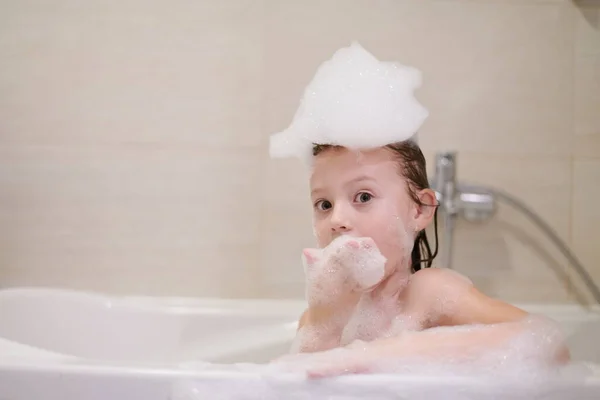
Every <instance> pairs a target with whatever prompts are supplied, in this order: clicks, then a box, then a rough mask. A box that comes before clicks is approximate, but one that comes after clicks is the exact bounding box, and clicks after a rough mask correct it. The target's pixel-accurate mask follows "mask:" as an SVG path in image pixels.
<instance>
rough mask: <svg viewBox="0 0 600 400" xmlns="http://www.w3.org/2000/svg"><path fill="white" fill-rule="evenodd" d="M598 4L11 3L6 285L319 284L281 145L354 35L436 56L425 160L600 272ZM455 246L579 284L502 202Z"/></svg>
mask: <svg viewBox="0 0 600 400" xmlns="http://www.w3.org/2000/svg"><path fill="white" fill-rule="evenodd" d="M599 20H600V8H599V6H598V5H594V2H577V4H574V3H573V2H571V1H567V0H527V1H517V0H486V1H477V2H474V1H468V0H463V1H459V0H427V1H426V0H419V1H417V0H411V1H409V0H406V1H376V2H373V1H366V0H363V1H333V0H328V1H316V0H310V1H304V2H296V1H275V0H262V1H250V0H235V1H234V0H230V1H223V2H214V1H204V2H191V1H183V0H178V1H173V2H169V3H167V2H145V1H136V0H124V1H120V2H114V3H113V4H112V5H111V4H107V3H106V2H100V1H96V0H93V1H88V2H86V3H85V6H84V5H82V3H81V2H77V1H74V0H60V1H57V2H53V3H52V4H48V3H46V2H42V1H40V0H28V1H16V0H12V1H5V2H3V3H2V4H0V60H2V62H0V151H1V152H2V154H1V155H0V166H1V168H0V286H15V285H51V286H60V287H71V288H78V289H87V290H102V291H111V292H116V293H137V294H169V295H182V296H188V295H206V296H225V297H246V296H250V297H252V296H269V297H290V296H302V293H303V276H302V267H301V264H300V256H299V255H300V250H301V248H302V247H304V246H311V245H313V237H312V230H311V226H310V223H311V221H310V207H309V202H308V192H307V188H306V171H304V170H303V168H302V166H301V165H300V164H299V163H298V162H297V161H295V160H270V159H269V158H268V152H267V143H268V135H269V134H270V133H272V132H274V131H277V130H280V129H283V128H285V127H286V126H287V124H288V123H289V122H290V120H291V118H292V116H293V113H294V111H295V109H296V107H297V105H298V100H299V98H300V96H301V94H302V89H303V88H304V86H305V85H306V84H307V83H308V81H309V80H310V79H311V78H312V76H313V74H314V72H315V69H316V68H317V67H318V65H319V64H320V63H321V62H323V61H324V60H326V59H328V58H329V57H330V56H331V54H332V53H333V52H334V51H335V50H336V49H338V48H339V47H341V46H345V45H347V44H349V43H350V41H351V40H358V41H359V42H360V43H361V44H363V45H364V46H365V47H366V48H367V49H369V50H370V51H371V52H373V53H374V54H375V55H376V56H377V57H379V58H381V59H388V60H398V61H401V62H403V63H406V64H410V65H413V66H416V67H418V68H420V69H421V70H422V71H423V77H424V84H423V87H422V88H421V89H420V90H419V92H418V97H419V99H420V100H421V101H422V102H423V103H424V104H425V105H426V106H427V107H428V108H429V109H430V112H431V117H430V118H429V119H428V121H427V122H426V124H425V125H424V126H423V129H422V131H421V133H420V140H421V143H422V147H423V149H424V151H425V152H426V154H427V157H428V160H432V159H433V156H434V154H435V152H437V151H442V150H456V151H458V152H459V154H458V162H459V179H460V180H464V181H469V182H474V183H485V184H489V185H493V186H497V187H500V188H503V189H505V190H507V191H510V192H511V193H513V194H515V195H517V196H519V197H520V198H521V199H522V200H524V201H526V202H527V203H529V204H530V205H532V206H533V207H534V208H535V209H536V210H537V211H538V212H539V213H540V214H541V215H542V216H543V217H544V218H545V219H546V220H547V221H548V223H549V224H550V225H551V226H552V227H553V228H554V229H556V230H557V232H558V233H559V234H560V236H561V237H562V238H564V239H565V240H567V241H568V242H569V243H570V244H571V245H572V246H573V247H574V249H575V250H576V252H577V254H578V255H579V256H580V257H581V259H582V261H583V262H585V263H586V265H587V266H588V267H589V268H590V269H591V270H592V271H593V272H594V274H595V276H596V278H597V279H598V280H599V281H600V265H598V263H597V261H596V260H597V259H598V256H600V250H598V246H597V245H596V243H598V237H600V212H599V211H598V207H597V206H595V199H597V198H598V196H600V111H599V110H600V97H599V93H600V28H599ZM455 241H456V253H455V265H456V268H457V269H458V270H460V271H462V272H464V273H466V274H468V275H469V276H471V277H472V278H473V280H475V281H476V283H477V284H478V285H480V286H481V288H482V289H483V290H484V291H486V292H488V293H490V294H492V295H498V296H502V297H504V298H507V299H509V300H513V301H526V300H532V301H559V302H563V301H573V300H574V299H576V293H578V292H579V290H577V289H580V288H581V285H580V283H579V282H578V280H577V278H576V276H574V275H573V274H572V273H571V272H570V271H571V270H570V268H568V266H567V265H566V263H565V262H564V261H563V259H562V258H560V257H559V255H558V253H557V252H556V251H555V249H554V248H553V247H552V246H551V245H550V244H549V242H548V241H547V240H546V239H544V238H543V236H542V235H541V234H540V232H539V230H537V229H536V228H535V227H533V226H532V225H531V223H530V222H529V221H527V220H526V219H525V218H523V217H522V216H520V215H519V214H517V213H515V212H513V211H511V210H510V209H507V208H506V207H501V208H500V209H499V212H498V215H497V218H496V219H495V220H494V221H492V222H488V223H484V224H466V223H461V224H460V226H459V227H458V230H457V233H456V239H455Z"/></svg>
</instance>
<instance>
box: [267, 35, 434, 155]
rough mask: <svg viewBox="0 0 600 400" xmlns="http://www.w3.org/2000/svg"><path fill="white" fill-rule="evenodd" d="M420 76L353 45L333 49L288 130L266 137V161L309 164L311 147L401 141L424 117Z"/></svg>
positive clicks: (365, 146)
mask: <svg viewBox="0 0 600 400" xmlns="http://www.w3.org/2000/svg"><path fill="white" fill-rule="evenodd" d="M420 85H421V72H420V71H419V70H417V69H415V68H413V67H409V66H405V65H401V64H399V63H393V62H382V61H379V60H377V59H376V58H375V57H374V56H373V55H372V54H371V53H369V52H368V51H366V50H365V49H364V48H363V47H361V46H360V45H359V44H358V43H356V42H354V43H352V44H351V45H350V46H348V47H344V48H341V49H339V50H338V51H337V52H336V53H335V54H334V55H333V57H332V58H331V59H330V60H328V61H326V62H324V63H323V64H322V65H321V66H320V67H319V68H318V70H317V72H316V74H315V76H314V78H313V80H312V81H311V82H310V84H309V85H308V86H307V87H306V88H305V90H304V95H303V97H302V99H301V102H300V106H299V108H298V110H297V111H296V114H295V115H294V119H293V121H292V124H291V125H290V126H289V127H288V128H287V129H285V130H284V131H282V132H279V133H275V134H273V135H272V136H271V141H270V154H271V157H292V156H296V157H300V158H301V159H304V160H307V159H308V160H310V159H311V155H312V153H311V149H312V144H313V143H317V144H331V145H339V146H344V147H347V148H350V149H357V150H359V149H368V148H374V147H379V146H385V145H387V144H390V143H395V142H399V141H403V140H407V139H409V138H411V137H413V135H415V133H416V132H417V130H418V129H419V127H420V126H421V125H422V124H423V122H424V121H425V119H426V118H427V116H428V114H429V113H428V111H427V110H426V109H425V108H424V107H423V106H422V105H421V104H420V103H419V102H418V101H417V100H416V98H415V96H414V93H413V92H414V91H415V90H416V89H417V88H418V87H419V86H420Z"/></svg>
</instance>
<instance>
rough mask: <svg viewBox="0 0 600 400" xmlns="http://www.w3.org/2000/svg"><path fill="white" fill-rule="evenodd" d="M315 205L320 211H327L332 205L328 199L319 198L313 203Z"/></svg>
mask: <svg viewBox="0 0 600 400" xmlns="http://www.w3.org/2000/svg"><path fill="white" fill-rule="evenodd" d="M315 207H317V208H318V209H319V210H321V211H327V210H329V209H330V208H331V207H332V205H331V202H330V201H329V200H319V201H317V202H316V203H315Z"/></svg>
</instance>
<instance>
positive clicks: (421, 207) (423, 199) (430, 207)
mask: <svg viewBox="0 0 600 400" xmlns="http://www.w3.org/2000/svg"><path fill="white" fill-rule="evenodd" d="M417 197H418V198H419V203H420V204H416V212H415V214H414V221H413V223H414V227H415V231H417V232H418V231H422V230H423V229H425V228H427V226H428V225H429V223H430V222H431V220H432V219H433V216H434V215H435V210H436V209H437V205H438V201H437V198H436V196H435V192H434V191H433V190H431V189H423V190H421V191H419V192H418V193H417Z"/></svg>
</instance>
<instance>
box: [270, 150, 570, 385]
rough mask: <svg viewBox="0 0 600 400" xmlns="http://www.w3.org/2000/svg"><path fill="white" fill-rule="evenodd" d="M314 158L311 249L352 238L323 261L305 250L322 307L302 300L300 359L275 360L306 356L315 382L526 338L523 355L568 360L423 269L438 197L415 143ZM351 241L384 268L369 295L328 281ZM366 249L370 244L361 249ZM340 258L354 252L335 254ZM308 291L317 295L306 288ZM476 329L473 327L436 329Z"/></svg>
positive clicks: (528, 324)
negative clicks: (529, 342)
mask: <svg viewBox="0 0 600 400" xmlns="http://www.w3.org/2000/svg"><path fill="white" fill-rule="evenodd" d="M313 156H314V159H313V169H312V175H311V178H310V189H311V198H312V203H313V210H314V211H313V213H314V231H315V234H316V237H317V241H318V246H319V248H325V247H327V246H330V245H331V244H332V242H335V240H336V239H339V238H340V237H343V238H356V240H355V241H351V242H349V243H350V245H341V246H338V248H337V250H336V251H334V252H333V253H331V254H333V256H332V255H331V254H330V255H329V256H328V257H329V259H327V260H315V259H314V257H313V256H312V255H311V254H314V253H311V250H306V251H305V252H304V255H305V262H306V263H307V264H309V265H308V267H309V268H313V266H311V264H315V263H318V262H321V263H323V264H324V266H323V265H321V267H322V268H324V270H323V271H322V275H320V276H319V275H318V274H317V275H314V273H313V277H312V279H313V281H311V282H309V284H310V285H312V286H311V287H317V288H319V289H320V290H321V292H323V291H324V293H323V294H324V297H323V298H326V299H328V301H323V299H321V300H320V301H311V298H310V295H309V299H308V300H309V308H308V309H307V310H306V311H305V312H304V313H303V315H302V316H301V318H300V322H299V329H298V337H297V339H296V343H295V348H296V351H297V352H300V353H305V354H304V355H291V356H287V357H285V358H284V360H287V361H288V362H293V361H294V360H295V359H299V358H298V357H304V358H303V360H304V361H306V360H307V359H306V357H313V358H312V359H313V360H314V361H315V362H314V363H312V364H311V363H309V365H311V366H310V367H309V371H308V372H309V376H312V377H323V376H331V375H340V374H347V373H358V372H369V371H373V370H374V368H375V367H376V366H378V365H381V364H382V363H385V362H390V363H391V362H394V361H395V360H402V359H414V358H415V357H418V358H421V359H422V358H429V359H432V360H436V359H438V360H439V359H452V358H457V357H458V358H461V357H462V358H464V359H478V358H480V357H483V356H484V355H485V354H486V353H489V352H490V351H492V350H494V349H501V348H502V346H505V345H506V344H507V343H509V342H510V340H512V339H514V338H516V337H517V336H519V335H521V336H523V335H526V334H529V337H531V338H534V339H533V340H534V341H537V342H536V343H534V346H533V347H535V349H536V351H534V352H533V353H531V354H529V356H530V357H533V358H536V361H539V362H541V363H545V364H552V363H560V362H565V361H567V360H568V358H569V355H568V350H567V349H566V347H565V346H564V345H563V344H562V342H561V341H560V338H558V339H557V336H556V335H554V336H552V335H550V334H545V333H544V332H546V333H547V332H549V331H548V330H547V327H548V326H551V324H550V325H545V322H544V320H543V319H540V320H534V319H531V317H530V316H529V315H528V314H527V313H526V312H525V311H523V310H521V309H519V308H516V307H514V306H512V305H509V304H507V303H505V302H502V301H499V300H495V299H492V298H489V297H487V296H485V295H484V294H482V293H481V292H479V291H478V290H477V289H476V288H475V287H474V286H473V285H472V284H471V282H470V281H469V280H468V279H467V278H465V277H463V276H461V275H459V274H458V273H456V272H454V271H451V270H447V269H437V268H428V267H430V266H431V262H432V254H431V251H430V247H429V244H428V241H427V236H426V234H425V228H426V227H427V226H428V225H429V224H430V223H431V222H432V220H433V218H434V215H435V212H436V207H437V200H436V196H435V193H434V191H433V190H431V189H430V188H429V187H428V181H427V175H426V168H425V159H424V157H423V154H422V152H421V150H420V149H419V147H418V146H417V145H416V143H415V142H413V141H411V140H407V141H403V142H399V143H395V144H391V145H388V146H384V147H379V148H374V149H369V150H364V151H360V152H356V151H351V150H349V149H347V148H344V147H341V146H333V145H315V146H314V147H313ZM360 238H370V239H369V240H372V242H373V243H374V245H375V246H376V248H377V250H378V251H379V252H380V253H381V254H382V255H383V257H384V262H385V264H384V267H383V274H382V276H381V277H380V279H378V282H377V283H376V284H375V285H373V286H371V287H369V288H368V290H361V289H360V288H358V287H357V286H356V285H351V284H344V283H347V282H348V279H349V278H348V275H347V274H346V275H344V276H342V278H340V279H338V280H336V279H334V275H335V273H340V271H343V270H344V268H345V267H347V265H346V266H345V265H342V264H344V262H346V261H349V260H350V261H349V262H351V261H352V260H354V261H356V260H357V256H356V254H358V253H359V252H360V251H361V247H365V245H364V243H365V242H364V241H363V242H360V240H362V239H360ZM359 239H360V240H359ZM346 243H348V242H346ZM361 243H362V244H361ZM366 247H367V248H370V247H371V245H370V244H369V242H367V244H366ZM366 250H369V249H366ZM366 250H365V251H366ZM371 250H372V249H371ZM344 252H354V253H353V254H350V255H349V256H348V257H344ZM359 259H360V258H359ZM382 259H383V258H382ZM344 260H345V261H344ZM361 263H362V261H359V262H358V263H357V266H359V267H360V266H361V265H362V264H361ZM355 264H356V263H355ZM335 266H337V267H338V269H337V270H336V269H335V268H334V267H335ZM482 267H483V268H485V266H482ZM336 271H337V272H336ZM327 285H330V286H329V287H328V286H327ZM331 285H333V286H331ZM363 289H364V288H363ZM307 293H309V294H310V293H317V292H315V291H313V292H311V290H310V288H309V290H308V291H307ZM317 294H318V293H317ZM313 300H314V299H313ZM365 301H366V303H365ZM359 304H361V306H359ZM365 304H367V306H366V307H367V309H368V311H367V312H365V313H363V314H364V315H363V316H362V318H363V320H362V322H361V321H360V318H361V317H360V316H359V318H358V319H359V320H358V322H357V321H355V323H354V325H353V326H354V329H353V330H352V332H348V325H349V323H350V321H351V320H352V319H353V318H356V313H357V312H358V308H360V307H365ZM369 307H370V308H369ZM532 321H537V322H539V323H535V322H532ZM475 325H476V326H477V329H444V328H442V327H450V326H463V327H467V326H468V327H470V326H475ZM544 330H546V331H544ZM554 332H556V331H554ZM536 335H537V337H536ZM524 337H526V336H524ZM541 344H543V346H541ZM340 347H341V348H342V349H343V350H340V349H339V348H340ZM306 353H311V354H310V355H307V354H306ZM279 361H282V360H279Z"/></svg>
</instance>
